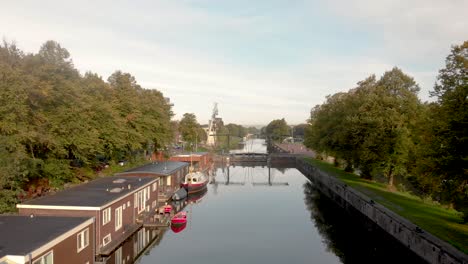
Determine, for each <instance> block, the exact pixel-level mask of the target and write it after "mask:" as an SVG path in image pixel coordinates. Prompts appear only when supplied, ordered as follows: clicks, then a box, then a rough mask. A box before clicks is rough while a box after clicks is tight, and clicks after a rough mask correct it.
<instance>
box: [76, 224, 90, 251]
mask: <svg viewBox="0 0 468 264" xmlns="http://www.w3.org/2000/svg"><path fill="white" fill-rule="evenodd" d="M76 240H77V248H78V252H80V251H81V250H83V249H84V248H86V247H87V246H88V245H89V229H88V228H86V229H85V230H83V231H81V232H80V233H78V235H77V237H76Z"/></svg>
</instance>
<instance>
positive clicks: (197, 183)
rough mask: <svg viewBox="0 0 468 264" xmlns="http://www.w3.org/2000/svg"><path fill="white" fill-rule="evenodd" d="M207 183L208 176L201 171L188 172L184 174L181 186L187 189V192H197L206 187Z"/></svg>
mask: <svg viewBox="0 0 468 264" xmlns="http://www.w3.org/2000/svg"><path fill="white" fill-rule="evenodd" d="M207 184H208V177H207V176H206V175H205V174H204V173H203V172H199V171H197V172H189V173H188V174H187V175H185V179H184V182H183V183H182V184H181V185H182V187H184V188H185V190H187V193H188V194H191V193H197V192H200V191H202V190H205V189H206V185H207Z"/></svg>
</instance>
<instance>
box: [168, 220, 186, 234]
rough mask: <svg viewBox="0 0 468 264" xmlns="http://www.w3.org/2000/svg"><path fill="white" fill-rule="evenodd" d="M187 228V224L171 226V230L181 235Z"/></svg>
mask: <svg viewBox="0 0 468 264" xmlns="http://www.w3.org/2000/svg"><path fill="white" fill-rule="evenodd" d="M185 227H187V222H185V223H182V224H171V230H172V232H174V233H179V232H181V231H182V230H184V229H185Z"/></svg>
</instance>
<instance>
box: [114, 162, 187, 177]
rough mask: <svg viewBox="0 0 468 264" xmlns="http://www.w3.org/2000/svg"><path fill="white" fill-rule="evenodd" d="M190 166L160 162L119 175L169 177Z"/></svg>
mask: <svg viewBox="0 0 468 264" xmlns="http://www.w3.org/2000/svg"><path fill="white" fill-rule="evenodd" d="M188 165H189V164H188V163H187V162H180V161H160V162H153V163H148V164H145V165H143V166H140V167H137V168H133V169H129V170H127V171H125V172H123V173H119V174H117V175H131V174H132V173H153V174H155V175H162V176H167V175H170V174H172V173H174V172H175V171H177V170H179V169H181V168H184V167H187V166H188Z"/></svg>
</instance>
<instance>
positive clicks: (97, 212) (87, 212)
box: [17, 176, 159, 263]
mask: <svg viewBox="0 0 468 264" xmlns="http://www.w3.org/2000/svg"><path fill="white" fill-rule="evenodd" d="M158 182H159V178H158V177H148V176H146V177H126V176H118V177H104V178H99V179H97V180H94V181H91V182H88V183H85V184H81V185H78V186H75V187H72V188H69V189H66V190H64V191H60V192H57V193H55V194H52V195H48V196H44V197H41V198H38V199H34V200H31V201H27V202H24V203H22V204H18V205H17V208H18V209H19V214H20V215H26V216H29V215H37V216H39V215H49V216H75V217H77V216H79V217H81V216H86V217H94V218H95V219H96V220H95V221H96V232H95V235H94V236H91V237H94V238H95V244H96V252H95V253H96V255H110V254H111V253H112V252H113V251H114V250H115V249H117V248H118V247H119V245H120V244H121V243H122V242H123V241H124V240H125V239H127V238H128V237H129V236H131V235H132V234H133V233H134V232H135V231H137V230H138V229H139V228H140V227H141V224H137V222H136V219H137V218H138V217H139V216H141V215H142V214H144V213H145V212H149V211H151V210H156V206H157V204H158V200H157V199H158V195H157V192H158V190H157V186H158ZM83 263H85V262H83Z"/></svg>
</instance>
